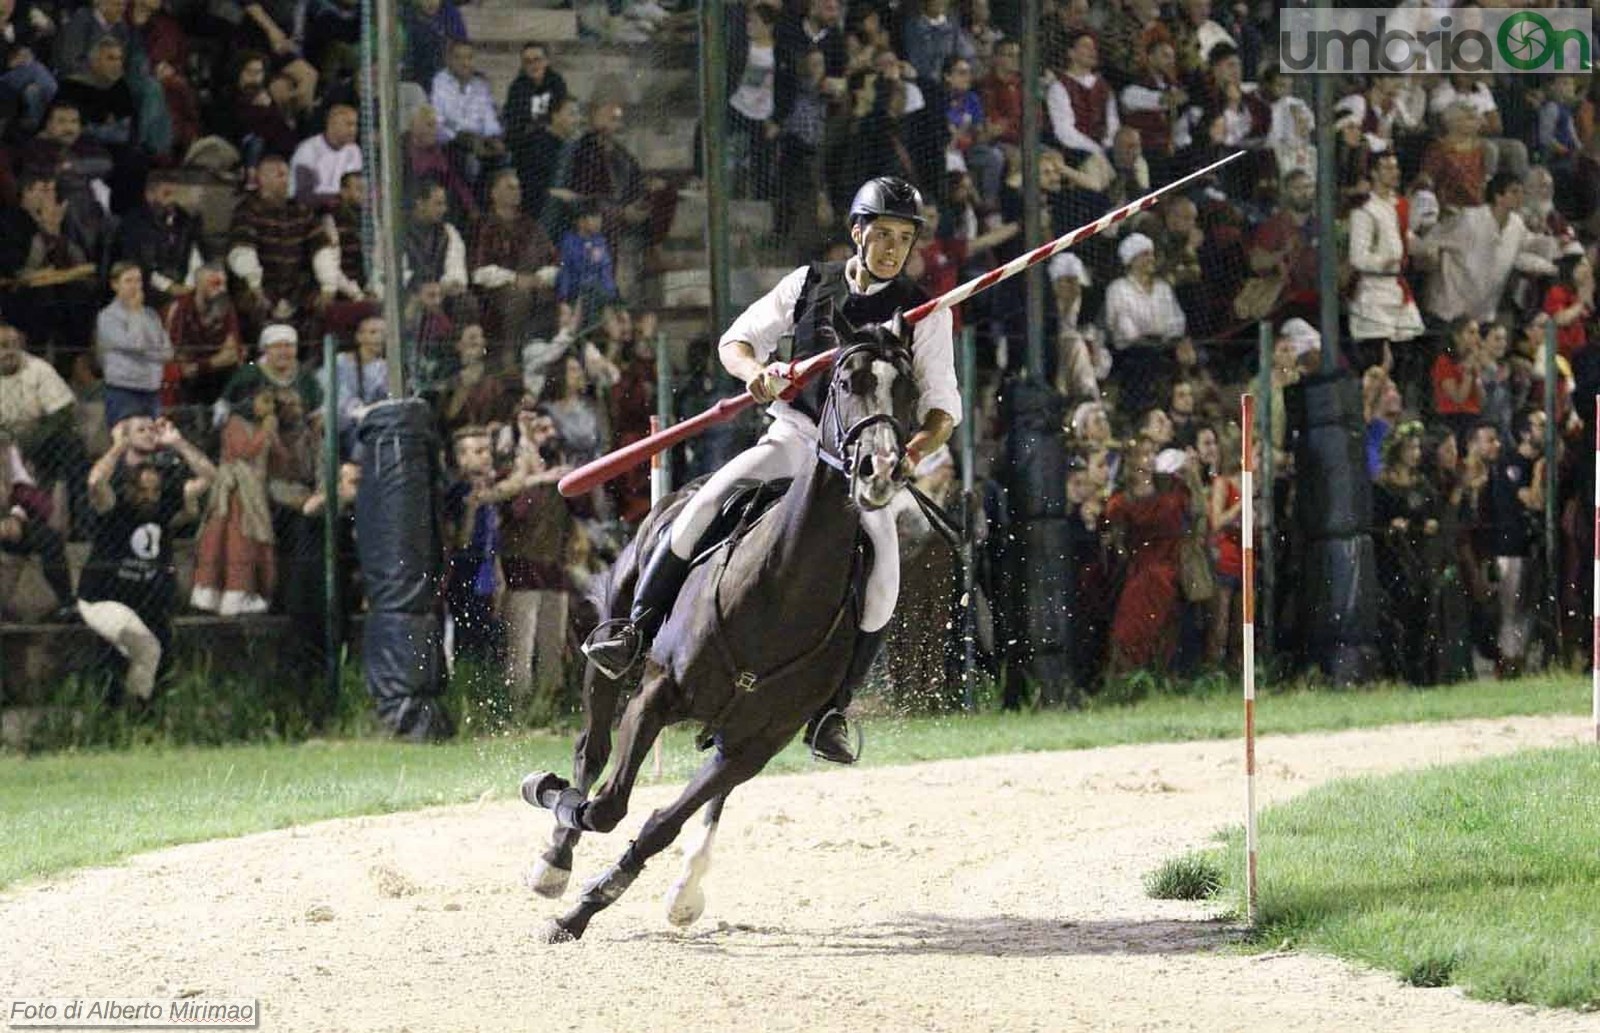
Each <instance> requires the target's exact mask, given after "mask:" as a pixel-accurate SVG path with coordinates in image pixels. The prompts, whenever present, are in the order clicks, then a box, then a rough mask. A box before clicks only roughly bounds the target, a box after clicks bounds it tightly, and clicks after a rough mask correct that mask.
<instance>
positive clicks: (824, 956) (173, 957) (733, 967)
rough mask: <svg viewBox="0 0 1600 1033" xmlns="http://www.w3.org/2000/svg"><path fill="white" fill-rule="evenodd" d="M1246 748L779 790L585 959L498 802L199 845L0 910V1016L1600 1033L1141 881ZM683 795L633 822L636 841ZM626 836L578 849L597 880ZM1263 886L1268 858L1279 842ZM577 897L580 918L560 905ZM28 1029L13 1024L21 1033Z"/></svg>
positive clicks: (1335, 764) (424, 1031)
mask: <svg viewBox="0 0 1600 1033" xmlns="http://www.w3.org/2000/svg"><path fill="white" fill-rule="evenodd" d="M1583 728H1584V722H1583V721H1582V720H1580V719H1576V718H1545V719H1516V720H1500V721H1480V722H1468V723H1461V724H1453V725H1425V726H1413V727H1401V728H1390V729H1383V730H1376V731H1364V732H1346V733H1340V734H1335V735H1315V736H1299V737H1288V738H1272V739H1266V740H1263V741H1262V742H1261V744H1260V757H1261V762H1262V767H1263V778H1262V786H1261V790H1262V796H1263V799H1264V800H1266V801H1271V800H1273V799H1281V798H1283V797H1286V796H1290V795H1293V794H1296V793H1299V792H1302V791H1304V790H1305V789H1307V788H1308V787H1310V786H1312V785H1315V784H1316V783H1318V782H1321V781H1324V780H1326V779H1329V778H1334V777H1337V776H1340V775H1345V774H1351V773H1356V772H1366V771H1380V770H1390V769H1396V768H1401V767H1414V766H1418V765H1423V764H1428V763H1434V762H1442V761H1448V760H1455V759H1466V758H1471V757H1476V756H1485V755H1489V754H1498V753H1506V752H1509V751H1512V750H1515V749H1519V748H1524V747H1529V746H1541V745H1550V744H1556V743H1565V742H1572V741H1576V740H1577V739H1578V738H1579V737H1580V735H1581V734H1582V732H1583ZM1238 754H1239V747H1238V744H1237V743H1234V742H1226V743H1220V742H1219V743H1206V744H1190V745H1161V746H1140V747H1118V748H1114V749H1104V750H1093V751H1084V752H1077V753H1058V754H1036V755H1025V756H1009V757H993V758H986V759H980V760H970V761H955V762H944V763H937V764H927V765H923V766H919V767H908V768H894V769H876V770H873V769H867V770H840V769H834V770H829V771H827V772H821V773H818V774H814V775H811V774H808V775H803V776H789V777H774V778H765V779H760V780H758V781H757V782H755V783H753V784H751V785H750V786H748V787H746V788H745V789H743V790H741V791H740V792H739V793H738V794H736V795H735V796H734V797H733V798H732V800H731V801H730V803H729V806H728V811H727V815H726V819H725V821H724V825H723V829H722V834H721V836H720V838H719V840H718V842H717V856H716V859H715V864H714V867H713V870H712V872H711V875H710V878H709V881H708V883H707V892H708V896H709V898H710V903H709V906H708V909H707V912H706V915H705V917H704V918H703V919H702V920H701V922H700V924H699V925H697V926H695V927H693V928H692V929H691V930H689V931H687V932H683V933H680V932H677V931H674V930H673V929H671V927H669V926H668V925H667V924H666V922H665V920H664V918H663V909H662V906H661V903H660V900H661V894H662V892H663V891H664V889H665V888H666V886H667V885H668V884H669V883H670V882H671V881H672V879H673V878H674V877H675V876H676V874H677V870H678V867H679V859H678V857H677V856H676V854H675V853H674V854H673V855H672V856H670V857H667V858H663V859H660V860H658V861H657V862H656V863H655V864H654V865H652V866H651V867H650V868H648V869H647V870H646V871H645V873H644V875H642V876H641V877H640V879H639V881H638V883H636V884H635V886H634V887H633V889H632V891H631V892H630V893H629V895H628V896H627V897H626V898H624V900H623V901H622V902H621V903H620V904H618V905H617V906H616V907H614V908H612V909H611V910H610V911H608V912H606V913H604V914H602V915H601V916H600V917H599V918H597V919H596V920H595V924H594V925H593V926H592V927H591V929H590V932H589V935H588V936H587V937H586V938H585V939H584V940H583V941H582V942H581V943H577V944H566V945H558V946H546V945H543V944H540V943H538V942H536V938H535V935H534V934H535V932H536V931H537V929H538V927H539V926H540V925H542V923H543V922H544V920H545V919H546V918H547V917H549V916H551V915H553V914H555V913H556V910H557V909H556V906H555V905H552V904H551V903H549V902H546V901H543V900H539V899H537V898H534V897H532V896H531V895H530V894H528V892H527V891H526V890H524V889H523V888H522V887H521V885H520V884H519V876H520V874H521V871H522V869H523V867H524V865H525V864H526V862H527V860H528V859H529V857H530V855H531V852H532V850H533V848H534V846H535V845H536V843H540V842H542V841H543V837H544V835H545V833H546V831H547V828H548V821H549V819H548V816H547V815H545V814H544V813H543V812H535V811H533V810H531V809H530V808H528V807H527V806H526V805H524V804H522V803H521V802H520V801H517V802H508V801H507V800H506V797H508V796H510V795H511V794H513V793H514V792H515V787H514V786H505V787H497V790H498V792H499V797H500V798H499V799H498V800H494V801H490V802H484V803H480V804H477V805H469V806H463V807H450V808H440V809H434V810H429V811H423V812H418V813H413V814H404V815H397V816H392V817H385V818H373V819H356V820H350V821H337V822H327V823H323V824H318V825H314V826H308V827H305V828H298V829H291V830H286V831H283V832H275V833H267V834H263V835H258V836H251V837H247V838H244V839H237V840H229V841H221V842H213V843H205V844H199V845H196V846H190V847H181V848H177V849H173V850H167V851H162V852H160V853H155V854H149V855H145V856H142V857H139V858H136V859H134V860H132V861H130V862H129V863H127V864H126V865H123V866H119V867H116V868H110V869H100V870H94V871H88V872H82V873H78V874H76V875H71V876H68V877H65V878H62V879H59V880H55V881H52V882H49V883H45V884H42V885H35V886H28V887H23V888H20V889H17V890H14V891H12V892H9V893H6V894H4V895H0V971H3V972H4V973H5V975H6V977H7V978H6V980H5V984H6V985H5V986H4V989H3V992H0V997H3V998H10V997H15V996H28V997H46V996H49V997H64V996H75V995H82V994H91V995H96V996H119V997H145V996H167V995H171V996H176V995H178V994H180V993H194V992H198V993H202V994H204V995H207V996H214V997H256V998H259V999H260V1001H261V1004H262V1011H263V1019H262V1022H261V1029H263V1030H282V1031H292V1033H321V1031H335V1030H338V1031H346V1030H350V1031H353V1030H362V1031H367V1030H373V1031H376V1030H383V1031H399V1030H409V1031H411V1033H466V1031H480V1030H481V1031H485V1033H488V1031H512V1030H584V1031H589V1030H595V1031H608V1033H609V1031H627V1033H633V1031H646V1030H686V1031H687V1030H692V1031H697V1033H698V1031H729V1033H732V1031H740V1033H743V1031H749V1030H805V1031H828V1030H850V1031H865V1033H889V1031H902V1030H905V1031H913V1030H915V1031H935V1030H937V1031H951V1033H957V1031H959V1033H973V1031H977V1030H1004V1031H1008V1033H1010V1031H1019V1030H1041V1031H1051V1033H1055V1031H1067V1030H1079V1029H1085V1030H1089V1029H1092V1030H1115V1031H1129V1030H1146V1029H1148V1030H1163V1031H1172V1030H1204V1031H1217V1030H1234V1029H1237V1030H1250V1031H1252V1033H1260V1031H1268V1030H1290V1029H1293V1030H1333V1029H1340V1030H1345V1029H1348V1030H1361V1031H1362V1033H1380V1031H1382V1033H1388V1031H1395V1030H1439V1031H1445V1030H1449V1031H1483V1033H1489V1031H1500V1030H1505V1029H1511V1028H1514V1029H1519V1030H1522V1029H1527V1030H1541V1031H1543V1030H1578V1029H1585V1030H1600V1016H1597V1015H1587V1016H1583V1015H1576V1014H1572V1013H1564V1012H1540V1011H1535V1010H1533V1009H1528V1008H1508V1007H1502V1006H1492V1005H1485V1004H1479V1003H1476V1002H1472V1001H1468V1000H1466V999H1464V998H1463V997H1461V996H1460V995H1459V994H1458V993H1456V992H1455V991H1452V990H1417V989H1412V988H1407V987H1403V986H1401V985H1399V984H1398V983H1397V982H1396V981H1395V980H1393V979H1392V978H1390V977H1389V976H1386V975H1383V974H1379V973H1373V972H1364V971H1359V970H1356V969H1353V968H1351V967H1350V966H1347V965H1345V964H1343V963H1341V962H1338V961H1334V960H1331V959H1326V958H1319V957H1311V956H1306V955H1302V954H1287V955H1281V956H1275V955H1268V956H1265V957H1248V956H1240V955H1238V954H1235V953H1232V952H1230V951H1229V950H1228V949H1227V947H1228V944H1229V942H1230V940H1231V939H1232V937H1233V930H1231V929H1229V928H1228V927H1227V926H1225V925H1223V924H1221V923H1218V922H1215V921H1212V920H1210V919H1209V916H1208V914H1207V909H1206V908H1205V907H1204V906H1202V905H1193V904H1183V903H1171V902H1158V901H1151V900H1149V899H1147V898H1146V897H1145V896H1144V895H1143V893H1142V891H1141V888H1140V876H1141V875H1142V874H1143V873H1144V872H1145V871H1146V870H1148V869H1150V868H1151V867H1153V866H1154V865H1156V864H1157V863H1159V862H1160V861H1161V860H1162V859H1163V858H1165V857H1168V856H1171V855H1172V854H1175V853H1178V852H1181V851H1183V850H1185V849H1187V848H1190V847H1194V846H1198V845H1201V844H1203V843H1204V842H1205V841H1206V840H1207V838H1208V836H1209V835H1210V833H1211V832H1212V831H1213V830H1214V829H1216V828H1217V827H1219V826H1222V825H1225V824H1229V823H1236V822H1238V821H1239V820H1240V818H1241V814H1240V811H1241V808H1242V799H1243V793H1242V785H1241V781H1240V777H1239V757H1238ZM672 791H673V790H672V789H670V788H666V787H652V788H648V789H645V790H642V791H641V792H640V793H639V794H637V796H636V799H635V806H634V813H633V815H631V816H630V818H629V819H628V821H627V822H626V823H625V824H624V826H623V829H622V831H623V832H624V833H631V832H632V831H633V830H634V829H636V828H637V827H638V824H639V822H641V821H642V820H643V817H644V815H645V814H646V813H648V810H649V808H651V807H653V806H656V805H658V804H660V803H661V802H662V801H663V800H664V799H666V798H667V797H668V795H669V794H670V793H671V792H672ZM624 843H625V838H624V837H623V836H622V835H613V836H611V837H604V838H601V837H595V838H591V839H590V840H588V841H587V842H586V844H585V845H584V847H582V848H580V852H579V858H578V866H577V867H578V872H577V877H578V879H583V878H586V877H587V876H588V875H589V874H591V873H593V872H594V871H595V870H597V869H598V868H599V867H601V866H602V864H603V863H605V862H609V861H610V860H611V859H612V858H613V857H614V856H615V854H616V853H617V852H619V851H620V849H621V847H622V845H623V844H624ZM1263 849H1264V855H1263V864H1264V865H1270V864H1271V843H1270V842H1267V843H1265V844H1264V845H1263ZM569 897H570V891H569ZM8 1010H9V1009H8Z"/></svg>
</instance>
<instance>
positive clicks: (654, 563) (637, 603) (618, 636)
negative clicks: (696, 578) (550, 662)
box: [583, 531, 689, 680]
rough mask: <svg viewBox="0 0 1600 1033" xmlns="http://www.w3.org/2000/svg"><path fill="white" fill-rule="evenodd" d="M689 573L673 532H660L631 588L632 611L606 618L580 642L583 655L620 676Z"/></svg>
mask: <svg viewBox="0 0 1600 1033" xmlns="http://www.w3.org/2000/svg"><path fill="white" fill-rule="evenodd" d="M688 575H689V561H688V560H683V559H679V558H678V556H677V554H676V553H674V552H673V551H672V534H671V532H670V531H666V532H663V533H662V535H661V537H660V538H659V539H658V540H657V541H656V547H655V551H654V552H652V553H651V554H650V559H649V561H648V562H646V563H645V566H644V570H643V572H641V573H640V575H639V584H638V586H637V587H636V588H635V589H634V591H633V612H632V613H630V614H629V616H628V619H627V620H626V621H606V622H605V623H603V624H601V625H600V626H599V627H598V628H596V629H594V633H593V634H591V635H590V636H589V639H588V641H586V642H585V643H584V644H583V655H584V656H587V657H588V658H589V662H590V663H592V664H594V665H595V666H596V667H598V668H599V669H600V673H601V674H604V675H605V676H606V677H608V678H611V679H613V680H614V679H617V678H621V677H622V676H623V675H624V674H627V673H628V671H629V670H630V669H631V668H632V667H633V665H634V664H635V663H637V662H638V660H639V657H640V656H641V655H643V653H644V651H645V649H646V648H648V647H649V645H650V642H651V640H653V639H654V638H655V637H656V632H657V631H659V630H660V629H661V622H662V621H664V620H666V618H667V614H669V613H671V612H672V603H673V600H675V599H677V597H678V590H679V589H680V588H682V587H683V581H684V578H686V577H688Z"/></svg>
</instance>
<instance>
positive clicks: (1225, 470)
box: [1206, 424, 1244, 665]
mask: <svg viewBox="0 0 1600 1033" xmlns="http://www.w3.org/2000/svg"><path fill="white" fill-rule="evenodd" d="M1239 439H1240V432H1239V428H1238V427H1235V426H1234V425H1232V424H1229V425H1228V426H1226V427H1223V428H1222V430H1221V431H1220V432H1218V435H1217V475H1216V477H1214V478H1212V480H1211V499H1210V509H1211V513H1210V515H1211V527H1212V532H1211V548H1212V551H1213V554H1214V555H1215V556H1216V570H1217V594H1216V595H1215V596H1213V597H1212V600H1211V626H1210V628H1209V629H1207V641H1206V660H1207V661H1208V662H1209V663H1211V664H1213V665H1220V664H1221V663H1222V660H1223V658H1224V656H1227V654H1228V653H1230V652H1231V650H1230V649H1229V645H1230V644H1231V643H1233V642H1236V641H1237V638H1236V636H1235V634H1234V631H1235V629H1236V628H1237V627H1238V626H1239V623H1240V621H1241V620H1242V617H1243V615H1242V613H1241V609H1242V607H1241V606H1240V602H1241V599H1240V594H1239V589H1240V586H1241V585H1243V584H1244V541H1243V539H1242V537H1241V524H1242V516H1243V513H1242V510H1243V508H1244V506H1243V500H1244V496H1243V494H1242V493H1241V491H1240V476H1239V469H1240V465H1241V464H1240V460H1241V459H1242V458H1243V457H1242V456H1241V455H1240V454H1239V449H1240V440H1239ZM1229 659H1230V660H1231V659H1234V658H1233V657H1229Z"/></svg>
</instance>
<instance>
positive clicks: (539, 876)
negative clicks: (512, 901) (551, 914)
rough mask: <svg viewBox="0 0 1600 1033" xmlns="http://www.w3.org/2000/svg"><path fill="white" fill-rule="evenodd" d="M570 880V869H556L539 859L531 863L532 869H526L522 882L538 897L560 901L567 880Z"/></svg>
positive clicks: (565, 888) (565, 890)
mask: <svg viewBox="0 0 1600 1033" xmlns="http://www.w3.org/2000/svg"><path fill="white" fill-rule="evenodd" d="M571 878H572V869H571V868H557V867H556V866H555V865H553V864H551V863H550V862H548V861H546V860H545V859H544V858H542V857H541V858H539V859H538V860H536V861H534V862H533V867H532V868H530V869H528V872H527V874H526V875H524V876H523V880H522V881H523V882H524V883H526V884H527V887H528V888H529V889H530V890H532V891H533V892H535V893H537V894H538V895H539V896H541V897H546V898H548V899H550V900H560V899H561V894H563V893H565V892H567V880H569V879H571Z"/></svg>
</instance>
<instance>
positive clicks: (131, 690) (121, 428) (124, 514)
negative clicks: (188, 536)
mask: <svg viewBox="0 0 1600 1033" xmlns="http://www.w3.org/2000/svg"><path fill="white" fill-rule="evenodd" d="M111 433H112V444H111V449H110V451H108V452H106V454H105V455H103V456H101V457H100V459H99V460H98V461H97V462H96V463H95V464H94V466H93V467H92V468H91V469H90V470H89V479H88V489H89V503H90V505H91V507H92V508H93V509H94V512H95V514H96V516H97V520H96V522H95V527H94V533H93V536H92V538H91V541H90V546H89V560H88V562H87V563H86V564H85V565H84V568H83V574H82V576H81V577H80V578H79V579H78V612H79V614H80V615H81V616H82V617H83V621H84V623H85V624H87V625H88V626H89V627H90V628H91V629H92V630H93V631H94V632H95V634H97V635H99V636H100V637H101V638H102V639H104V640H105V641H106V642H107V644H109V645H110V646H111V647H112V648H113V649H115V650H116V651H117V652H118V653H120V654H121V655H122V656H123V657H124V658H126V660H127V667H126V671H125V673H124V674H123V676H122V678H121V680H120V688H121V692H120V693H119V695H122V696H131V697H133V699H135V700H139V701H141V702H142V703H148V702H149V701H150V699H151V698H152V697H153V695H154V693H155V683H156V677H157V674H158V672H159V670H160V668H161V663H162V661H163V659H165V658H166V657H167V655H168V654H169V652H170V649H171V643H172V611H173V606H174V605H175V603H176V596H177V584H178V579H177V572H176V570H175V569H174V566H173V560H172V538H173V535H172V532H173V530H174V529H175V528H177V527H178V526H179V525H181V524H182V523H185V522H188V521H191V520H193V519H194V518H195V517H196V516H197V515H198V514H199V511H200V503H201V500H202V499H203V498H204V496H205V493H206V491H207V490H208V489H209V488H210V486H211V482H212V480H213V479H214V478H215V477H216V468H215V467H214V466H212V464H211V460H209V459H207V458H206V457H205V454H204V453H202V452H201V451H200V450H199V449H197V448H195V447H194V446H193V445H191V444H190V443H189V442H187V441H185V440H184V438H183V435H182V434H180V433H179V432H178V429H177V428H176V427H175V426H173V425H172V424H171V423H169V422H168V421H166V420H153V419H151V418H150V417H148V416H143V415H134V416H129V417H127V418H126V419H124V420H122V421H121V422H120V423H118V424H116V425H115V426H114V427H112V431H111Z"/></svg>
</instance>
